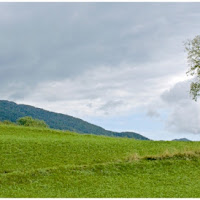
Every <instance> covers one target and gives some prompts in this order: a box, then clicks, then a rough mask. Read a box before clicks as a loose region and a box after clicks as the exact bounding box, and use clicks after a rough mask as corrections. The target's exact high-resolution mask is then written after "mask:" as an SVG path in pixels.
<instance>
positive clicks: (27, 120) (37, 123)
mask: <svg viewBox="0 0 200 200" xmlns="http://www.w3.org/2000/svg"><path fill="white" fill-rule="evenodd" d="M17 124H19V125H22V126H31V127H41V128H48V125H47V124H46V123H45V122H44V121H43V120H39V119H33V118H32V117H29V116H27V117H21V118H19V119H18V120H17Z"/></svg>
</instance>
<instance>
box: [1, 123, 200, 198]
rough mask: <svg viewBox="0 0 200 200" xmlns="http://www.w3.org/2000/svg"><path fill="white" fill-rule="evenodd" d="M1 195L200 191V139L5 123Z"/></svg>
mask: <svg viewBox="0 0 200 200" xmlns="http://www.w3.org/2000/svg"><path fill="white" fill-rule="evenodd" d="M0 143H1V144H0V161H1V165H0V197H185V198H186V197H200V190H199V188H200V182H199V177H200V170H199V166H200V143H199V142H178V141H170V142H169V141H166V142H165V141H142V140H130V139H126V138H114V137H105V136H95V135H80V134H76V133H73V132H69V131H56V130H51V129H39V128H28V127H21V126H6V125H0Z"/></svg>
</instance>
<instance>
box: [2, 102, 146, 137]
mask: <svg viewBox="0 0 200 200" xmlns="http://www.w3.org/2000/svg"><path fill="white" fill-rule="evenodd" d="M24 116H31V117H33V118H37V119H40V120H44V121H45V122H46V123H47V124H48V125H49V127H50V128H53V129H60V130H70V131H75V132H78V133H88V134H95V135H107V136H115V137H128V138H135V139H139V140H149V139H148V138H146V137H144V136H142V135H140V134H137V133H134V132H125V133H118V132H112V131H108V130H105V129H103V128H101V127H99V126H96V125H93V124H91V123H88V122H86V121H83V120H81V119H78V118H75V117H72V116H69V115H64V114H60V113H54V112H49V111H46V110H43V109H40V108H35V107H33V106H28V105H21V104H16V103H14V102H10V101H5V100H0V121H2V120H10V121H12V122H16V120H17V119H18V118H20V117H24Z"/></svg>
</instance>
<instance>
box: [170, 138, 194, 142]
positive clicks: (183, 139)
mask: <svg viewBox="0 0 200 200" xmlns="http://www.w3.org/2000/svg"><path fill="white" fill-rule="evenodd" d="M172 141H188V142H189V141H191V140H188V139H187V138H180V139H174V140H172Z"/></svg>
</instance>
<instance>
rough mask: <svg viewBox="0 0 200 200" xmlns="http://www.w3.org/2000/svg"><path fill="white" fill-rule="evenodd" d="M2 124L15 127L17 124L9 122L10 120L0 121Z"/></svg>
mask: <svg viewBox="0 0 200 200" xmlns="http://www.w3.org/2000/svg"><path fill="white" fill-rule="evenodd" d="M0 124H5V125H15V123H13V122H11V121H9V120H4V121H2V122H1V121H0Z"/></svg>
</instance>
